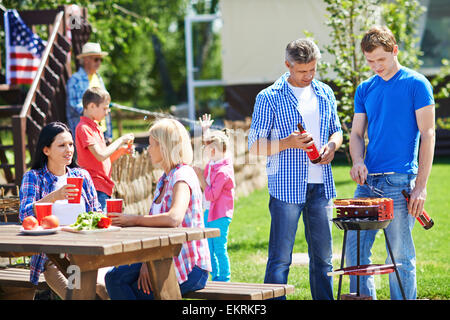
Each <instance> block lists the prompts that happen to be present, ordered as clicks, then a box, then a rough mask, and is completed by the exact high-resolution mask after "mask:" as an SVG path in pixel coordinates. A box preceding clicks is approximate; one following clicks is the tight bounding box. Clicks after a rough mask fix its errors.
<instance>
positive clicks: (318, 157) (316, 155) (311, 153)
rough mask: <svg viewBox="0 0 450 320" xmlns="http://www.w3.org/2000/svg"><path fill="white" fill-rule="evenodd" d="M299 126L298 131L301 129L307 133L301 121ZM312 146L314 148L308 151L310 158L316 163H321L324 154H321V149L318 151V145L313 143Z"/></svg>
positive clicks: (301, 131)
mask: <svg viewBox="0 0 450 320" xmlns="http://www.w3.org/2000/svg"><path fill="white" fill-rule="evenodd" d="M297 128H298V131H300V133H306V130H305V129H304V128H303V126H302V125H301V124H300V123H299V124H298V125H297ZM310 148H311V149H312V150H311V151H307V152H306V154H307V155H308V158H309V160H310V161H311V162H312V163H314V164H316V163H319V162H320V160H322V156H321V155H320V154H319V151H317V148H316V145H315V144H313V145H312V146H311V147H310Z"/></svg>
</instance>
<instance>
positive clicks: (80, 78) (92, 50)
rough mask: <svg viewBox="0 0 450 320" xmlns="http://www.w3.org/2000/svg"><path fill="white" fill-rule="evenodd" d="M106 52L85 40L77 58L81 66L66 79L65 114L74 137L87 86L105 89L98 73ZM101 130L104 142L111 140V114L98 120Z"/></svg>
mask: <svg viewBox="0 0 450 320" xmlns="http://www.w3.org/2000/svg"><path fill="white" fill-rule="evenodd" d="M107 55H108V53H107V52H104V51H102V50H101V48H100V44H98V43H93V42H87V43H85V44H84V45H83V48H82V49H81V53H80V54H79V55H77V59H80V60H81V67H80V69H78V71H77V72H75V73H74V74H73V75H72V76H71V77H70V79H69V81H67V105H66V116H67V124H68V125H69V128H70V131H72V135H73V136H74V137H75V129H76V127H77V125H78V123H79V122H80V117H81V116H82V115H83V101H82V100H83V94H84V92H85V91H86V90H87V89H88V88H92V87H99V88H102V89H103V90H105V91H106V88H105V84H104V83H103V79H102V77H101V76H100V74H99V73H98V69H100V65H101V63H102V59H103V57H104V56H107ZM99 124H100V128H101V131H102V132H103V133H104V135H105V141H106V144H110V143H111V142H112V123H111V115H110V114H108V115H107V116H106V117H105V119H104V120H102V121H100V122H99Z"/></svg>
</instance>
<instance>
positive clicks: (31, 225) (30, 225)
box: [22, 216, 39, 230]
mask: <svg viewBox="0 0 450 320" xmlns="http://www.w3.org/2000/svg"><path fill="white" fill-rule="evenodd" d="M38 226H39V222H38V221H37V219H36V218H35V217H33V216H28V217H26V218H25V219H23V222H22V227H23V228H24V229H25V230H33V229H36V228H37V227H38Z"/></svg>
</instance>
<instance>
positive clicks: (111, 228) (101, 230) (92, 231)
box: [61, 226, 122, 234]
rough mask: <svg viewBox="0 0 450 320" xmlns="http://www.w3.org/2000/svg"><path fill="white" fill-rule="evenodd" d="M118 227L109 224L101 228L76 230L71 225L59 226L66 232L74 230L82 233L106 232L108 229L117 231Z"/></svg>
mask: <svg viewBox="0 0 450 320" xmlns="http://www.w3.org/2000/svg"><path fill="white" fill-rule="evenodd" d="M120 229H122V228H121V227H117V226H109V227H108V228H101V229H94V230H77V229H75V228H73V227H69V226H64V227H61V230H62V231H67V232H74V233H83V234H90V233H97V232H108V231H119V230H120Z"/></svg>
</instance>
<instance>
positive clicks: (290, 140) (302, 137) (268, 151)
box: [250, 131, 314, 156]
mask: <svg viewBox="0 0 450 320" xmlns="http://www.w3.org/2000/svg"><path fill="white" fill-rule="evenodd" d="M311 139H312V135H311V134H310V133H302V134H301V133H300V132H298V131H294V132H292V133H291V134H290V135H289V136H288V137H286V138H284V139H280V140H267V139H265V138H261V139H258V140H257V141H256V142H255V143H254V144H253V145H252V147H251V148H250V153H251V154H253V155H257V156H272V155H274V154H277V153H279V152H281V151H284V150H286V149H290V148H298V149H303V150H305V151H310V150H311V149H308V148H309V147H310V146H312V145H313V143H314V142H313V141H311Z"/></svg>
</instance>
